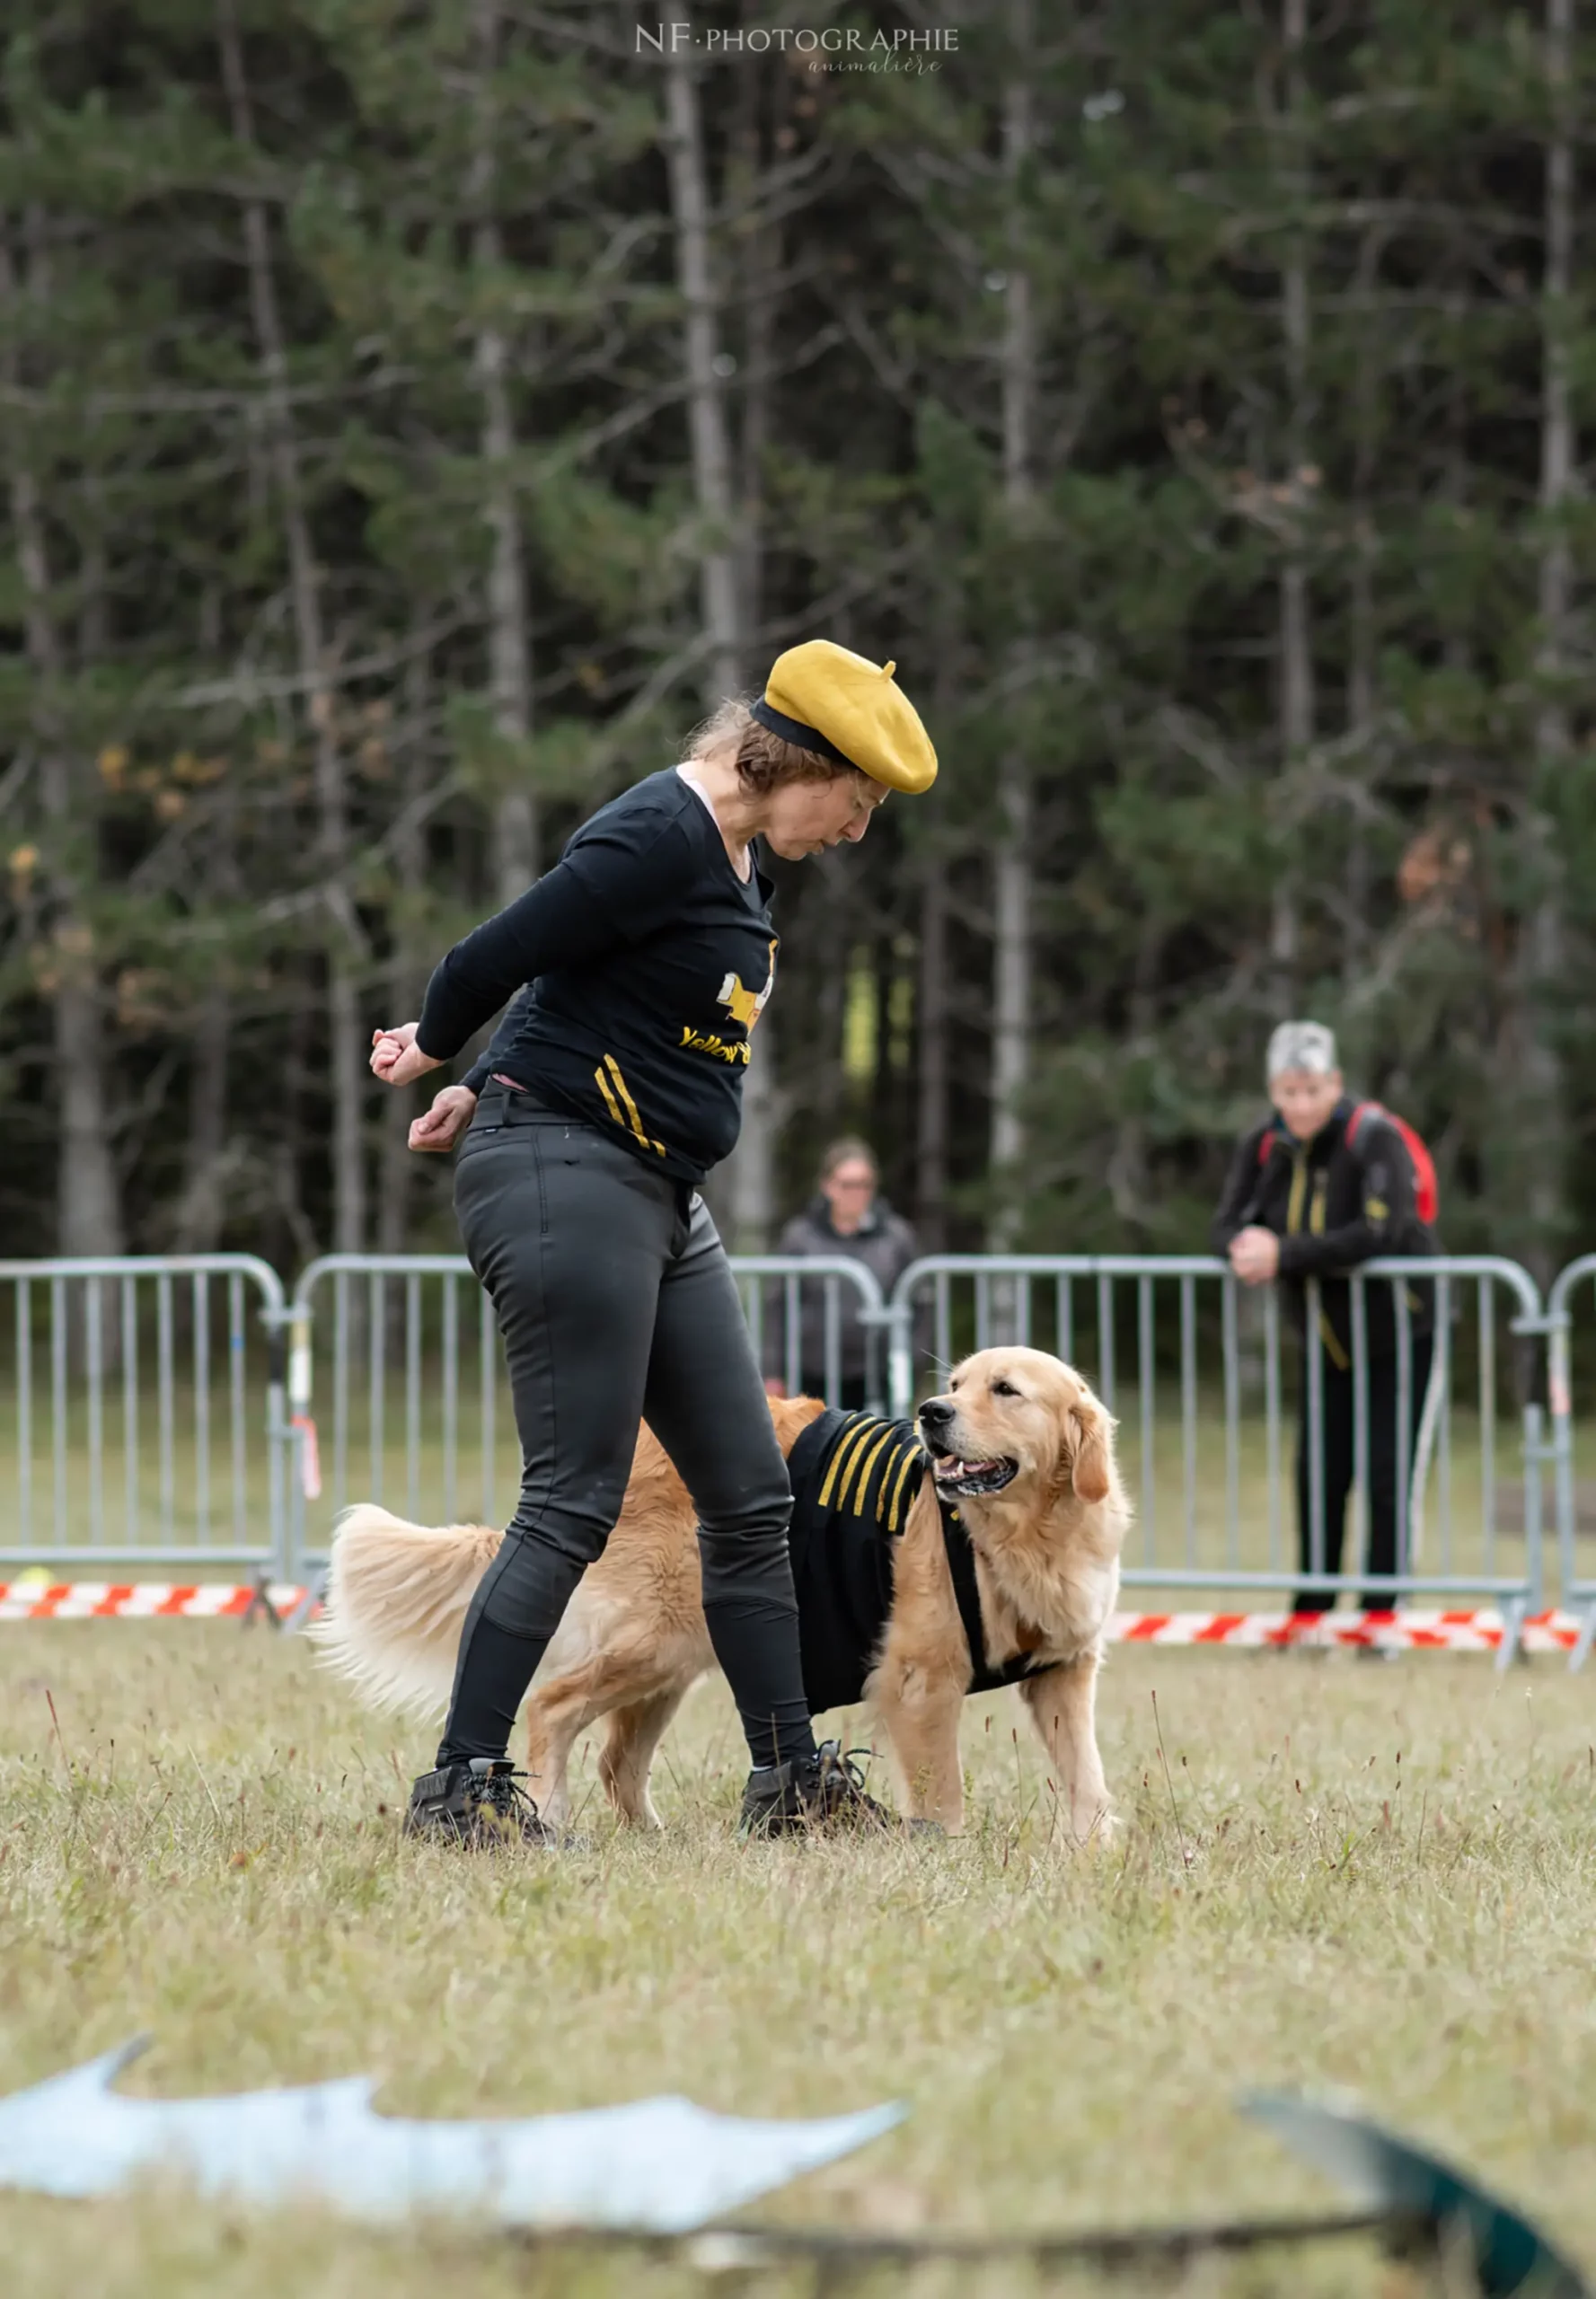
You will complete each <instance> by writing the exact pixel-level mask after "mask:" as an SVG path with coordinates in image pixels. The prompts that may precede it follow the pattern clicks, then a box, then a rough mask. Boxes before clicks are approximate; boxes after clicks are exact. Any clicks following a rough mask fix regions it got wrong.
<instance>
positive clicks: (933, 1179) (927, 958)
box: [914, 802, 948, 1253]
mask: <svg viewBox="0 0 1596 2299" xmlns="http://www.w3.org/2000/svg"><path fill="white" fill-rule="evenodd" d="M928 803H929V802H928ZM915 1004H916V1007H917V1009H918V1012H917V1015H916V1020H917V1023H918V1028H917V1031H916V1038H917V1041H918V1044H917V1052H918V1054H919V1066H920V1078H919V1090H918V1117H917V1123H916V1125H915V1184H914V1212H915V1223H916V1227H917V1228H918V1229H919V1232H920V1241H921V1245H922V1246H924V1247H925V1249H926V1251H927V1252H928V1253H943V1252H945V1251H946V1250H947V1246H948V865H947V862H946V860H945V859H944V857H943V856H942V854H941V853H940V851H939V850H938V849H937V848H936V847H934V846H928V847H927V850H926V851H925V854H924V856H923V858H922V862H921V885H920V981H919V984H918V994H917V996H916V999H915Z"/></svg>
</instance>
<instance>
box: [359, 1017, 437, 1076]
mask: <svg viewBox="0 0 1596 2299" xmlns="http://www.w3.org/2000/svg"><path fill="white" fill-rule="evenodd" d="M418 1027H419V1024H417V1023H415V1022H401V1024H400V1026H399V1027H398V1028H397V1029H396V1030H374V1031H373V1032H372V1034H371V1074H372V1076H373V1077H374V1078H380V1079H382V1081H383V1083H384V1086H413V1085H414V1084H415V1082H416V1080H417V1079H418V1078H425V1077H426V1075H427V1073H428V1070H441V1069H442V1068H443V1066H444V1065H443V1063H442V1062H441V1061H434V1059H433V1057H432V1055H431V1054H429V1053H422V1051H421V1049H420V1047H419V1045H418V1044H416V1031H417V1029H418Z"/></svg>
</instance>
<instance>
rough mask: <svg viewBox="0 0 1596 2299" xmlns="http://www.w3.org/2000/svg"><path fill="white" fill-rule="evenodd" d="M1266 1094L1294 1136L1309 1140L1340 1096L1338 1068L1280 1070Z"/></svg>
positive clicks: (1333, 1112)
mask: <svg viewBox="0 0 1596 2299" xmlns="http://www.w3.org/2000/svg"><path fill="white" fill-rule="evenodd" d="M1269 1094H1270V1098H1271V1099H1272V1100H1273V1102H1274V1106H1275V1108H1276V1109H1277V1110H1278V1111H1279V1112H1280V1114H1281V1115H1282V1117H1283V1118H1284V1120H1285V1122H1286V1124H1287V1126H1288V1127H1289V1128H1290V1129H1291V1132H1292V1134H1293V1135H1294V1136H1295V1138H1296V1139H1297V1140H1298V1141H1312V1140H1313V1137H1314V1135H1315V1134H1316V1133H1317V1132H1318V1131H1319V1129H1320V1127H1321V1126H1326V1125H1328V1123H1330V1119H1331V1117H1332V1116H1333V1114H1335V1109H1336V1103H1337V1102H1338V1101H1339V1100H1340V1099H1341V1072H1340V1070H1329V1071H1328V1072H1327V1071H1325V1070H1282V1071H1281V1073H1280V1075H1279V1077H1278V1078H1276V1079H1275V1080H1274V1083H1273V1085H1272V1086H1271V1087H1270V1088H1269Z"/></svg>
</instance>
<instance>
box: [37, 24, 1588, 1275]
mask: <svg viewBox="0 0 1596 2299" xmlns="http://www.w3.org/2000/svg"><path fill="white" fill-rule="evenodd" d="M673 25H675V26H678V27H680V28H681V29H679V30H676V31H673V30H672V26H673ZM850 31H851V32H852V33H854V34H856V35H857V38H856V40H855V41H854V43H853V45H852V46H849V45H848V43H847V41H846V39H845V37H843V36H845V35H846V34H847V33H848V32H850ZM823 35H829V36H830V45H829V46H828V45H826V44H825V42H824V40H823V37H822V36H823ZM910 35H913V36H914V37H913V40H911V39H910V37H909V36H910ZM5 42H6V44H5V46H4V65H3V78H0V409H3V413H0V435H3V445H0V456H3V458H4V482H5V483H4V494H3V496H0V530H3V533H0V1097H3V1101H4V1110H5V1118H4V1156H3V1157H0V1255H7V1254H8V1255H19V1254H20V1255H31V1254H40V1253H46V1252H50V1251H61V1252H66V1253H75V1254H89V1253H115V1252H123V1251H130V1250H132V1251H163V1250H168V1249H174V1248H181V1249H186V1250H197V1249H204V1248H210V1247H216V1246H228V1247H242V1248H250V1249H253V1250H256V1251H258V1252H260V1253H261V1254H263V1255H266V1256H267V1257H268V1258H269V1259H271V1260H272V1261H274V1262H275V1263H276V1264H278V1267H279V1268H282V1269H284V1270H285V1272H287V1270H289V1269H291V1268H292V1267H293V1266H294V1265H295V1264H299V1263H302V1262H303V1261H304V1260H305V1259H306V1258H308V1257H309V1256H310V1255H313V1253H315V1252H317V1251H319V1250H323V1249H330V1248H336V1249H339V1250H346V1251H353V1250H360V1249H363V1248H367V1249H383V1250H396V1249H400V1248H405V1247H410V1248H416V1247H424V1246H436V1247H439V1248H444V1247H451V1246H453V1244H454V1228H453V1221H452V1216H451V1213H450V1211H449V1204H448V1181H449V1175H448V1170H447V1161H446V1160H437V1159H426V1158H417V1157H415V1156H412V1155H411V1154H410V1152H409V1151H408V1150H406V1148H405V1144H404V1132H405V1126H406V1123H408V1120H409V1117H410V1115H411V1114H413V1111H414V1109H415V1108H416V1107H418V1106H419V1100H417V1099H413V1098H412V1097H410V1096H390V1095H388V1094H386V1093H384V1090H383V1089H382V1088H378V1087H376V1086H375V1085H374V1084H373V1083H372V1082H371V1080H370V1079H368V1077H367V1075H366V1046H367V1044H368V1043H369V1036H370V1032H371V1029H372V1027H373V1026H375V1025H377V1024H385V1023H391V1022H396V1021H400V1020H402V1019H404V1018H406V1017H410V1016H412V1015H413V1014H414V1013H415V1012H416V1010H417V1008H418V1003H419V995H420V991H421V989H422V986H423V984H424V983H425V981H426V978H427V975H428V971H429V969H430V966H431V965H432V964H433V962H434V961H435V959H436V957H437V956H439V955H440V954H441V953H442V951H443V950H444V949H445V948H446V947H447V946H448V945H449V944H450V942H451V941H453V940H454V938H456V937H457V936H458V935H459V934H460V933H461V932H463V931H464V930H465V929H467V928H469V927H470V926H471V925H472V924H473V923H475V922H476V921H477V920H479V919H481V917H483V916H485V915H487V914H488V913H489V912H490V911H492V910H493V909H495V908H497V907H498V905H499V904H500V903H503V902H504V901H506V900H507V899H509V898H510V897H512V896H513V895H514V894H516V893H518V892H519V891H520V890H521V889H522V888H523V887H524V886H525V885H526V884H527V883H528V882H529V881H530V880H531V879H532V878H533V876H535V875H536V873H537V871H538V870H539V868H542V867H546V866H547V864H548V863H549V862H550V861H551V859H554V858H556V857H557V856H558V854H559V851H560V845H561V843H562V841H563V839H564V838H565V837H566V835H568V834H569V831H570V829H571V828H572V827H573V826H574V825H575V824H577V823H578V821H579V820H580V819H581V818H582V817H583V816H584V815H586V813H588V812H590V811H591V810H592V808H593V807H594V806H595V805H597V804H599V803H600V802H601V801H602V800H603V799H604V798H605V797H608V796H609V795H611V794H612V793H613V792H614V791H615V790H616V789H618V788H622V787H623V786H624V785H625V784H626V783H628V782H629V781H631V780H636V779H637V778H639V776H641V775H643V774H646V773H648V772H650V771H653V770H654V769H655V768H657V767H658V766H660V765H661V764H664V763H666V762H669V761H670V760H671V759H673V758H674V757H676V756H678V755H680V754H681V752H680V748H679V745H680V744H681V743H682V740H683V736H684V735H685V733H686V731H687V730H688V729H689V728H690V727H692V724H693V722H694V721H695V720H696V719H697V718H699V717H701V715H702V714H703V712H704V711H705V710H706V709H708V708H709V707H710V705H711V704H712V703H713V702H714V701H715V700H717V699H718V698H719V696H721V695H723V694H725V693H727V692H728V691H737V690H747V689H751V688H754V687H755V686H757V685H758V684H759V683H761V682H762V681H763V673H764V670H765V668H766V667H767V665H768V663H769V661H770V659H771V657H772V656H773V654H774V653H775V652H776V651H778V650H779V649H780V647H784V646H787V645H789V644H791V643H793V642H794V641H796V640H798V639H803V638H806V637H809V636H814V635H817V634H825V635H827V636H830V637H832V638H834V639H839V640H841V641H842V642H843V643H844V644H846V645H849V646H851V647H857V648H858V649H860V651H862V652H864V653H866V654H869V655H870V656H874V657H876V658H877V659H886V658H887V657H891V658H893V659H895V662H896V664H897V666H898V674H899V677H900V679H901V681H902V683H903V684H904V688H905V690H906V691H908V692H909V693H910V694H911V695H912V696H913V698H914V699H915V700H916V701H917V702H918V703H920V705H921V708H922V710H923V713H924V716H925V717H926V718H927V720H928V722H929V724H930V727H931V730H932V733H933V736H934V738H935V740H936V742H937V744H938V748H939V752H940V754H941V759H942V774H941V777H940V780H939V783H938V785H937V788H936V790H935V792H934V794H933V795H932V797H930V798H929V799H925V800H921V801H919V802H914V803H909V802H898V803H895V804H893V805H891V806H888V807H887V808H886V810H885V812H884V813H883V815H882V816H881V817H880V819H879V820H878V822H877V824H875V825H874V826H873V827H872V830H871V832H870V835H869V839H868V841H866V843H865V845H864V846H863V848H862V849H860V850H858V851H845V852H843V853H841V854H838V855H833V856H828V857H826V858H824V859H823V860H820V861H817V862H810V863H807V864H805V865H802V866H799V867H797V868H784V867H780V866H779V867H778V876H779V878H780V890H779V897H778V899H779V913H778V923H779V925H780V930H781V933H782V937H783V945H782V956H781V968H780V985H779V990H778V994H777V996H776V998H775V999H774V1000H773V1001H772V1006H771V1008H770V1009H769V1012H768V1013H767V1015H766V1017H765V1019H764V1022H763V1026H762V1029H761V1032H760V1038H759V1041H758V1055H757V1058H756V1061H755V1062H754V1068H753V1070H752V1071H751V1073H750V1078H749V1110H748V1123H747V1126H746V1130H745V1141H744V1144H743V1146H742V1148H741V1149H740V1150H739V1151H738V1153H737V1156H736V1158H735V1159H734V1160H733V1161H732V1164H731V1166H730V1167H729V1168H728V1169H727V1171H726V1172H725V1173H723V1174H722V1175H721V1176H719V1177H718V1178H717V1183H716V1188H715V1195H716V1201H717V1204H718V1208H719V1211H720V1212H721V1214H722V1217H723V1220H724V1221H725V1223H726V1225H727V1229H728V1230H729V1231H730V1233H731V1234H732V1235H733V1236H734V1237H735V1238H736V1241H737V1242H738V1243H739V1244H741V1245H743V1246H757V1245H761V1244H763V1243H765V1242H767V1241H768V1240H769V1238H771V1237H772V1234H773V1229H774V1227H775V1226H776V1224H777V1222H778V1221H779V1220H780V1218H781V1217H782V1216H784V1215H785V1214H786V1213H787V1212H789V1211H791V1210H792V1209H793V1207H794V1206H795V1205H796V1204H798V1202H801V1201H802V1199H803V1197H804V1195H805V1194H806V1193H807V1189H808V1187H809V1186H810V1183H811V1178H812V1170H813V1163H814V1158H815V1156H816V1151H817V1150H818V1148H819V1147H820V1145H821V1143H822V1142H823V1141H824V1139H825V1138H827V1137H828V1136H830V1135H832V1134H833V1133H834V1132H838V1131H840V1130H842V1129H843V1128H845V1127H847V1128H854V1127H857V1128H860V1129H861V1130H862V1131H864V1132H867V1133H868V1134H869V1137H870V1138H871V1139H872V1140H873V1141H875V1142H876V1143H877V1146H878V1149H879V1151H880V1154H881V1158H882V1161H883V1166H884V1170H885V1179H886V1189H887V1192H888V1194H889V1195H890V1197H891V1198H892V1200H893V1201H894V1202H895V1203H896V1204H897V1205H898V1206H899V1207H900V1208H901V1209H902V1210H903V1211H905V1212H907V1213H909V1214H910V1215H911V1216H912V1217H913V1218H914V1219H915V1220H917V1221H918V1222H919V1224H920V1227H921V1236H922V1238H923V1239H924V1240H925V1242H926V1243H927V1244H928V1245H930V1246H939V1245H945V1244H946V1245H954V1246H979V1245H981V1244H983V1243H987V1244H993V1245H1003V1244H1012V1243H1023V1244H1025V1245H1026V1246H1031V1247H1035V1248H1060V1249H1069V1250H1098V1249H1110V1248H1142V1249H1149V1250H1161V1249H1174V1248H1179V1247H1186V1248H1189V1247H1191V1246H1199V1245H1201V1244H1202V1242H1203V1241H1204V1237H1205V1232H1206V1217H1207V1213H1208V1211H1209V1209H1210V1207H1211V1205H1212V1199H1213V1196H1214V1194H1215V1192H1216V1190H1217V1186H1218V1182H1219V1179H1220V1176H1221V1171H1222V1167H1223V1162H1224V1159H1225V1157H1226V1155H1227V1151H1228V1148H1229V1145H1230V1141H1231V1139H1232V1138H1233V1135H1234V1132H1235V1131H1236V1129H1237V1128H1238V1127H1239V1126H1240V1125H1241V1124H1242V1123H1246V1122H1247V1121H1248V1120H1249V1119H1250V1118H1252V1117H1253V1116H1255V1115H1256V1114H1258V1113H1259V1112H1260V1111H1261V1109H1262V1107H1263V1105H1264V1104H1263V1093H1262V1079H1261V1054H1262V1048H1263V1043H1264V1039H1265V1035H1266V1032H1267V1030H1268V1028H1269V1027H1270V1026H1271V1025H1272V1024H1273V1022H1274V1021H1275V1020H1276V1019H1278V1018H1279V1017H1282V1016H1283V1015H1284V1014H1287V1013H1291V1012H1311V1013H1313V1014H1315V1015H1317V1016H1318V1017H1321V1018H1324V1019H1326V1020H1328V1021H1330V1022H1332V1023H1333V1024H1335V1025H1336V1026H1337V1027H1338V1028H1339V1030H1340V1032H1341V1034H1342V1037H1343V1041H1344V1045H1345V1054H1346V1059H1347V1063H1348V1067H1349V1070H1350V1071H1351V1073H1352V1075H1353V1077H1354V1079H1355V1081H1356V1083H1357V1085H1358V1087H1359V1088H1361V1089H1364V1090H1368V1091H1371V1092H1373V1093H1377V1094H1379V1095H1380V1097H1382V1098H1384V1099H1386V1100H1387V1101H1388V1102H1389V1103H1390V1104H1391V1105H1392V1106H1394V1107H1396V1108H1398V1109H1399V1110H1400V1111H1402V1112H1403V1114H1406V1116H1408V1117H1410V1118H1411V1119H1412V1120H1414V1121H1415V1123H1417V1124H1418V1125H1419V1126H1420V1128H1421V1129H1422V1130H1423V1131H1424V1133H1425V1134H1426V1136H1427V1137H1428V1139H1429V1141H1431V1143H1432V1146H1433V1149H1434V1150H1435V1152H1436V1156H1437V1160H1438V1164H1439V1167H1440V1171H1441V1176H1442V1194H1443V1229H1444V1234H1445V1237H1446V1240H1447V1242H1448V1243H1449V1244H1450V1245H1451V1246H1454V1247H1458V1248H1469V1247H1481V1246H1490V1247H1492V1248H1495V1249H1496V1250H1500V1251H1504V1252H1507V1253H1511V1254H1514V1255H1520V1256H1522V1257H1525V1258H1527V1259H1528V1260H1529V1261H1530V1263H1531V1264H1532V1265H1534V1266H1536V1267H1538V1268H1539V1270H1541V1271H1543V1272H1544V1271H1545V1270H1547V1269H1548V1268H1549V1267H1550V1266H1552V1265H1555V1264H1556V1263H1558V1262H1560V1261H1561V1260H1563V1259H1565V1258H1566V1257H1567V1255H1568V1254H1569V1252H1570V1251H1571V1250H1573V1249H1574V1247H1576V1246H1578V1245H1579V1244H1580V1243H1581V1242H1582V1241H1583V1242H1589V1240H1590V1238H1591V1236H1592V1226H1593V1224H1596V1173H1593V1171H1592V1160H1591V1159H1590V1158H1589V1156H1588V1155H1587V1154H1586V1152H1587V1149H1588V1145H1589V1143H1590V1141H1591V1138H1592V1129H1593V1127H1596V1066H1593V1064H1592V1060H1591V1054H1592V1036H1593V1034H1596V1021H1593V1013H1592V991H1593V989H1596V880H1593V876H1592V868H1591V861H1592V848H1593V847H1596V806H1593V805H1592V792H1593V785H1596V772H1593V764H1596V753H1593V752H1592V744H1591V714H1590V709H1589V696H1590V665H1591V653H1590V647H1591V639H1590V623H1589V619H1588V613H1587V600H1588V577H1587V576H1586V574H1585V569H1586V568H1588V565H1589V557H1590V554H1589V540H1590V536H1591V532H1592V515H1591V511H1590V507H1589V504H1588V500H1587V493H1586V488H1585V483H1584V471H1583V462H1582V454H1581V436H1582V426H1584V427H1588V416H1589V407H1590V401H1591V395H1592V382H1593V380H1596V329H1593V327H1592V318H1591V312H1590V301H1591V296H1590V291H1591V285H1592V277H1593V271H1592V260H1591V254H1590V237H1591V235H1590V232H1589V229H1588V225H1589V220H1590V218H1591V216H1592V213H1593V212H1596V209H1593V203H1592V189H1593V187H1592V174H1591V140H1590V105H1589V93H1590V87H1591V81H1592V58H1593V57H1596V40H1593V39H1592V32H1591V30H1590V28H1589V26H1588V25H1582V24H1581V23H1579V22H1577V21H1576V19H1575V13H1574V0H1545V5H1544V6H1543V7H1542V8H1541V9H1539V11H1537V12H1533V13H1523V12H1521V11H1517V10H1512V9H1509V8H1506V7H1503V5H1501V4H1499V0H1474V4H1470V0H1368V4H1356V0H1345V4H1343V0H1244V4H1237V0H1111V4H1110V0H1105V4H1100V5H1096V6H1089V5H1082V6H1075V5H1071V4H1065V0H1059V4H1056V5H1053V4H1048V0H963V4H961V5H957V6H950V7H948V8H947V9H946V10H941V11H937V10H932V9H929V8H928V9H921V8H919V7H916V6H913V5H910V6H902V7H893V6H887V5H886V4H883V5H881V6H879V7H877V8H875V9H873V10H865V9H860V8H855V7H845V8H840V9H837V8H831V7H828V6H826V5H825V4H824V0H802V4H801V5H792V6H789V7H787V8H785V9H784V8H783V7H781V6H780V4H774V0H762V4H759V5H753V6H739V5H736V4H733V0H727V4H723V5H717V6H713V7H710V6H695V7H693V8H692V10H691V11H690V10H689V9H688V7H687V6H686V5H685V4H683V0H672V4H671V5H670V6H669V7H668V8H661V9H660V10H659V12H658V13H653V12H652V11H648V12H644V11H641V10H639V8H636V7H624V8H623V7H620V6H617V5H615V4H613V0H587V4H565V0H546V4H540V5H533V4H521V0H431V4H420V0H55V4H52V0H39V4H31V5H28V6H26V7H24V6H22V5H21V4H20V0H13V11H12V14H11V25H10V30H9V31H8V32H7V34H6V35H5Z"/></svg>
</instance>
